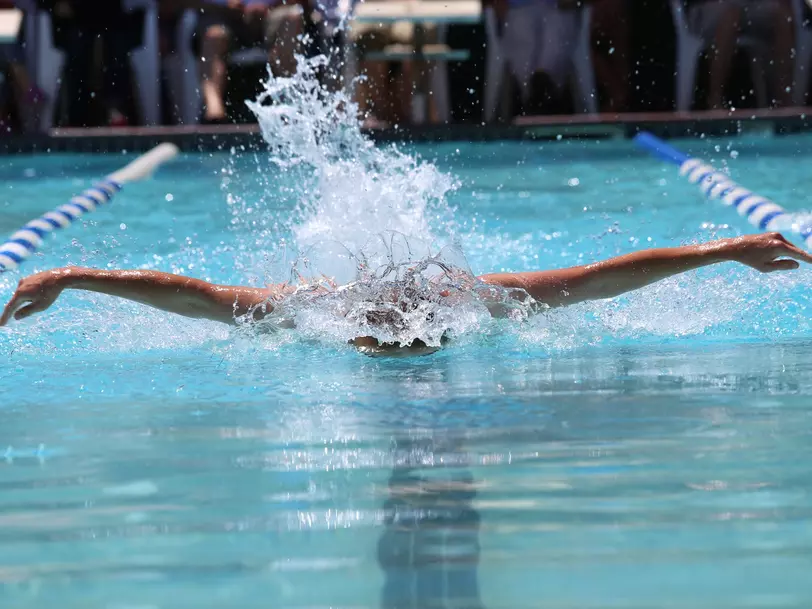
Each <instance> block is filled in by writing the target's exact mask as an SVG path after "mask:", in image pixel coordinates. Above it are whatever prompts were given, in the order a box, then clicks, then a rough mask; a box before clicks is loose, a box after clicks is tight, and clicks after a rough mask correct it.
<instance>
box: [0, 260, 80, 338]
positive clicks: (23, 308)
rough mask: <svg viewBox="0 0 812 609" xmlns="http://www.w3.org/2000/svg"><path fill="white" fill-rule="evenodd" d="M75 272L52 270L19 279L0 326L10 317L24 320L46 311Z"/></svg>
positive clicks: (65, 269) (0, 320) (70, 270)
mask: <svg viewBox="0 0 812 609" xmlns="http://www.w3.org/2000/svg"><path fill="white" fill-rule="evenodd" d="M75 270H76V269H73V268H61V269H53V270H50V271H44V272H42V273H37V274H36V275H31V276H30V277H25V278H24V279H21V280H20V283H19V284H18V285H17V291H15V292H14V295H13V296H12V297H11V300H9V301H8V304H7V305H6V307H5V309H3V315H2V316H0V326H5V325H6V324H7V323H8V322H9V320H10V319H11V318H12V316H13V317H14V319H24V318H26V317H28V316H30V315H33V314H34V313H40V312H42V311H44V310H46V309H47V308H48V307H50V306H51V305H52V304H53V303H54V301H55V300H56V299H57V298H58V297H59V295H60V294H61V293H62V290H64V289H65V288H66V287H67V285H68V282H69V280H70V278H71V277H72V276H73V274H74V272H75Z"/></svg>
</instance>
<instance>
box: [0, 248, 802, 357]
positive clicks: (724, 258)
mask: <svg viewBox="0 0 812 609" xmlns="http://www.w3.org/2000/svg"><path fill="white" fill-rule="evenodd" d="M799 261H802V262H807V263H812V255H810V254H808V253H806V252H805V251H803V250H801V249H800V248H798V247H796V246H795V245H793V244H792V243H790V242H789V241H787V240H786V239H785V238H784V237H783V236H782V235H780V234H779V233H764V234H758V235H748V236H744V237H736V238H732V239H722V240H718V241H711V242H708V243H703V244H700V245H687V246H683V247H671V248H659V249H649V250H641V251H637V252H634V253H631V254H626V255H623V256H618V257H615V258H610V259H608V260H604V261H601V262H596V263H593V264H587V265H584V266H577V267H571V268H565V269H559V270H551V271H535V272H524V273H493V274H488V275H481V276H479V277H477V278H476V279H477V280H479V282H480V283H481V285H484V286H485V287H487V286H488V285H492V286H499V287H501V288H507V289H509V290H512V291H513V293H514V294H520V295H523V296H524V297H525V298H526V296H528V295H529V296H530V297H531V298H533V299H534V300H535V301H536V302H539V303H543V304H545V305H547V306H550V307H561V306H566V305H570V304H574V303H577V302H581V301H585V300H599V299H603V298H612V297H614V296H618V295H620V294H624V293H626V292H631V291H633V290H637V289H639V288H642V287H643V286H646V285H649V284H652V283H654V282H656V281H660V280H661V279H665V278H666V277H671V276H673V275H678V274H680V273H684V272H686V271H691V270H694V269H698V268H700V267H703V266H708V265H712V264H717V263H721V262H737V263H740V264H744V265H747V266H749V267H752V268H754V269H756V270H757V271H760V272H762V273H770V272H773V271H789V270H793V269H797V268H798V267H799V266H800V263H799ZM65 289H73V290H86V291H90V292H99V293H102V294H108V295H110V296H116V297H118V298H123V299H126V300H132V301H135V302H139V303H142V304H145V305H148V306H150V307H154V308H156V309H161V310H164V311H169V312H171V313H176V314H178V315H183V316H186V317H193V318H204V319H210V320H214V321H219V322H223V323H230V324H235V323H237V318H239V317H241V316H246V315H250V316H251V317H253V318H254V319H256V320H259V319H261V318H263V317H265V316H266V315H268V314H269V313H271V312H272V311H273V310H274V305H275V304H278V303H279V302H281V301H283V300H284V299H285V298H286V297H288V296H290V295H291V294H292V293H294V292H295V291H296V288H295V287H293V286H291V285H288V284H277V285H273V286H270V287H266V288H253V287H243V286H225V285H215V284H211V283H207V282H205V281H201V280H199V279H193V278H191V277H183V276H180V275H172V274H169V273H162V272H159V271H139V270H132V271H127V270H115V271H105V270H97V269H88V268H79V267H66V268H58V269H53V270H50V271H44V272H42V273H37V274H35V275H31V276H30V277H26V278H24V279H22V280H21V281H20V283H19V286H18V287H17V291H16V292H15V293H14V295H13V296H12V297H11V300H10V301H9V302H8V304H7V305H6V307H5V309H4V310H3V314H2V316H0V326H4V325H6V324H7V323H8V322H9V320H10V319H11V318H12V317H13V318H14V319H18V320H19V319H24V318H26V317H29V316H31V315H33V314H34V313H40V312H42V311H45V310H46V309H47V308H48V307H50V306H51V305H52V304H53V303H54V302H55V301H56V299H57V298H58V297H59V295H60V294H61V293H62V291H63V290H65ZM520 297H521V296H520ZM485 304H486V305H487V304H488V302H487V300H485ZM489 309H490V310H491V314H492V315H494V316H499V315H500V311H502V309H503V308H502V307H499V306H492V307H491V306H489ZM370 315H371V316H370ZM367 322H368V323H369V324H373V323H383V324H385V323H391V319H389V318H388V317H387V315H386V314H384V315H377V314H375V312H370V313H368V314H367ZM350 342H351V343H352V344H353V345H355V346H356V347H357V348H359V349H360V350H361V351H362V352H365V353H368V354H370V355H380V354H387V355H395V354H402V355H407V354H411V355H414V354H425V353H431V352H433V351H436V350H437V349H436V348H432V347H428V346H426V345H425V344H418V343H419V341H415V342H414V343H412V344H411V345H408V346H407V347H408V348H405V347H403V346H401V345H399V344H398V343H383V344H381V343H380V342H379V341H378V340H377V339H375V338H373V337H371V336H359V337H357V338H355V339H354V340H352V341H350Z"/></svg>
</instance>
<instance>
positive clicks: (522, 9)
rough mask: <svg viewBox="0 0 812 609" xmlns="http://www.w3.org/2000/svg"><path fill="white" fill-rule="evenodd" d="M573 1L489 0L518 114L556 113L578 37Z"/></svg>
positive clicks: (577, 3) (579, 3) (574, 3)
mask: <svg viewBox="0 0 812 609" xmlns="http://www.w3.org/2000/svg"><path fill="white" fill-rule="evenodd" d="M580 6H581V2H579V1H577V0H495V2H494V9H495V11H496V14H497V18H498V19H499V21H500V25H501V29H502V37H503V45H504V50H505V55H506V58H507V64H508V68H509V70H510V72H511V74H512V76H513V77H514V79H515V80H516V82H517V83H518V85H519V90H520V94H521V100H522V113H523V114H554V113H558V112H560V111H561V106H562V97H563V93H564V86H565V84H566V83H567V79H568V77H569V75H570V71H571V66H572V53H573V49H574V47H575V44H576V37H577V35H578V25H579V19H580V17H581V16H580V12H579V10H578V8H579V7H580Z"/></svg>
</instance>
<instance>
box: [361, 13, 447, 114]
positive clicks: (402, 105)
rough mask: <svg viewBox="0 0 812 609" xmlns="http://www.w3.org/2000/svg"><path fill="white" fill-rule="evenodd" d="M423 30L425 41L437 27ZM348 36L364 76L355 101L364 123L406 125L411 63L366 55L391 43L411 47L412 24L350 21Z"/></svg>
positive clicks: (412, 83) (409, 108) (411, 84)
mask: <svg viewBox="0 0 812 609" xmlns="http://www.w3.org/2000/svg"><path fill="white" fill-rule="evenodd" d="M381 1H386V0H381ZM425 31H426V39H427V41H428V42H433V41H434V39H435V38H436V28H435V27H431V26H429V27H427V28H426V30H425ZM349 37H350V43H351V44H353V45H354V46H355V48H356V53H357V55H358V58H359V60H360V65H359V72H360V74H362V75H363V76H364V78H362V79H360V80H359V81H358V83H357V87H356V100H357V102H358V109H359V111H360V113H361V116H362V117H363V120H364V123H365V125H366V126H367V127H372V128H375V127H387V126H389V125H404V124H408V123H409V122H410V120H411V111H412V106H411V101H412V91H413V90H414V87H415V73H414V72H415V70H414V62H413V61H409V60H399V61H382V60H369V59H366V58H365V56H366V55H368V54H370V53H381V52H383V51H384V50H385V49H386V48H387V47H390V46H394V45H403V46H405V47H408V46H411V45H412V43H413V41H414V24H413V23H410V22H407V21H398V22H395V23H387V24H377V23H357V22H353V23H351V26H350V30H349Z"/></svg>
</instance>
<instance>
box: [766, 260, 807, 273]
mask: <svg viewBox="0 0 812 609" xmlns="http://www.w3.org/2000/svg"><path fill="white" fill-rule="evenodd" d="M799 266H801V264H800V263H799V262H798V261H797V260H790V259H789V258H781V259H779V260H772V261H771V262H766V263H765V264H764V272H765V273H772V272H774V271H793V270H795V269H797V268H798V267H799Z"/></svg>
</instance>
